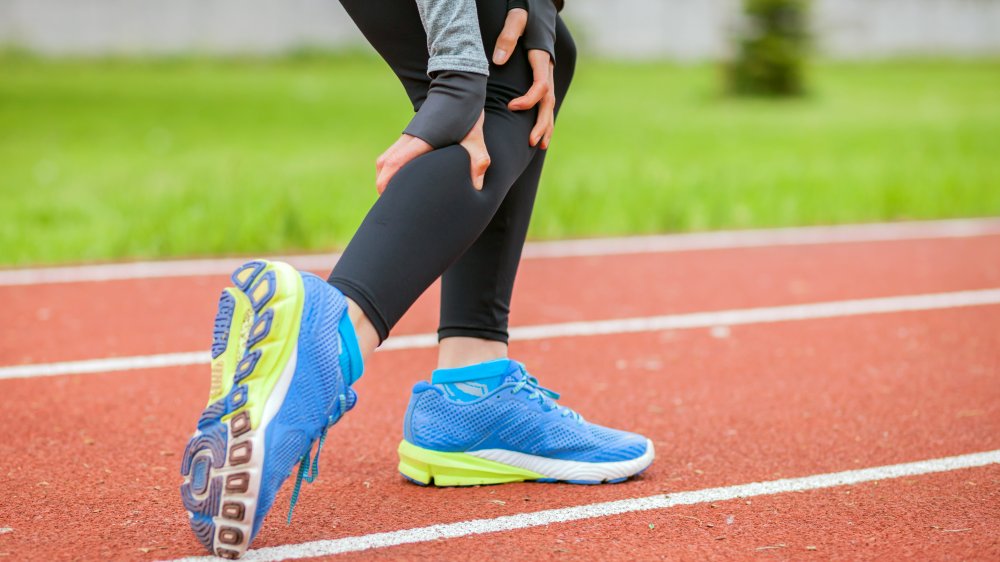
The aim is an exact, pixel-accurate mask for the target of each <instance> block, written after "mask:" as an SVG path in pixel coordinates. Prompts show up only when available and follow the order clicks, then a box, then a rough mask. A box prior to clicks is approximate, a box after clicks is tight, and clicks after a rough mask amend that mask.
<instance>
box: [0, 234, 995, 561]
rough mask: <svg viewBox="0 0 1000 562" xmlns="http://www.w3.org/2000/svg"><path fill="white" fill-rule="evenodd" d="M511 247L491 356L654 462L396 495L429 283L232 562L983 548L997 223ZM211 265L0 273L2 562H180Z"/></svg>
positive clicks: (188, 550) (189, 543) (991, 450)
mask: <svg viewBox="0 0 1000 562" xmlns="http://www.w3.org/2000/svg"><path fill="white" fill-rule="evenodd" d="M699 236H701V237H699ZM529 255H530V256H532V257H531V258H530V259H527V260H526V261H525V262H524V264H523V266H522V270H521V274H520V278H519V281H518V287H517V293H516V299H515V301H516V302H515V311H516V313H515V316H514V318H513V324H514V325H515V326H517V327H518V330H517V331H516V332H515V333H516V334H517V335H519V336H520V338H519V340H518V341H515V342H514V343H513V345H512V354H513V355H515V356H516V357H518V358H520V359H522V360H524V361H525V362H527V363H528V364H529V365H530V366H531V368H532V371H533V373H535V374H537V375H539V376H540V377H541V378H542V380H543V383H544V384H545V385H546V386H549V387H551V388H554V389H557V390H558V391H560V392H561V393H562V394H563V397H564V399H563V402H564V403H566V404H568V405H570V406H572V407H574V408H576V409H578V410H580V411H582V412H583V413H584V415H585V416H587V417H588V418H589V419H591V420H594V421H598V422H603V423H607V424H614V425H617V426H622V427H627V428H630V429H634V430H636V431H639V432H642V433H644V434H646V435H648V436H650V437H651V438H652V439H653V440H654V442H655V444H656V447H657V453H658V458H657V461H656V463H655V464H654V465H653V467H652V468H651V469H650V470H649V471H647V472H646V473H645V474H644V475H643V476H642V477H640V478H638V479H635V480H633V481H630V482H628V483H625V484H620V485H613V486H604V487H577V486H571V485H542V484H515V485H507V486H499V487H481V488H472V489H425V488H419V487H416V486H413V485H410V484H408V483H405V482H404V481H403V480H402V479H401V478H400V477H399V476H398V474H397V473H396V472H395V445H396V444H397V442H398V440H399V438H400V424H401V418H402V413H403V411H404V409H405V405H406V400H407V395H408V390H409V387H410V386H411V385H412V384H413V383H414V382H415V381H416V380H418V379H420V378H421V377H422V376H424V375H425V374H426V372H427V371H428V370H429V369H430V368H431V367H432V366H433V360H434V353H433V349H430V348H427V347H426V343H427V337H426V334H428V333H430V332H432V331H433V328H434V319H435V310H436V296H435V295H434V293H435V291H433V290H432V291H429V293H428V295H425V297H424V298H423V299H422V300H421V301H420V302H419V303H418V304H417V306H416V307H415V308H414V309H413V310H412V311H411V313H410V314H409V315H408V316H407V317H406V319H404V321H403V322H402V323H401V325H400V326H399V329H398V330H397V333H396V334H397V335H398V336H401V337H397V338H396V339H395V340H390V342H392V341H396V342H397V343H395V344H392V345H390V346H387V347H392V348H393V349H390V350H386V351H384V352H380V353H379V354H377V355H376V357H375V358H374V359H373V360H372V361H371V363H370V365H369V370H368V372H367V373H366V375H365V377H364V379H362V381H361V382H360V383H359V384H358V387H357V388H358V391H359V394H360V396H361V401H360V403H359V405H358V407H357V408H356V410H354V411H353V412H352V413H351V415H349V416H347V417H346V418H345V419H344V420H343V421H342V422H341V424H340V425H338V426H337V428H336V429H335V430H334V431H332V432H331V434H330V436H329V438H328V440H327V444H326V447H325V449H324V453H323V460H322V470H321V476H320V478H319V479H318V480H317V482H316V483H315V484H313V485H312V486H306V487H305V488H304V490H303V493H302V499H301V501H300V503H299V506H298V508H297V509H296V514H295V518H296V520H295V523H294V525H293V526H292V527H287V526H286V525H285V523H284V513H283V509H284V508H285V507H286V506H287V504H288V495H289V490H287V489H286V490H283V493H282V494H281V496H280V497H279V499H278V501H277V502H276V507H275V513H274V515H272V517H271V518H269V519H268V521H267V523H266V524H265V526H264V528H263V530H262V532H261V534H260V536H259V537H258V539H257V541H256V542H255V544H254V546H255V547H256V548H257V549H258V550H257V551H255V552H252V553H251V555H250V556H249V558H251V559H253V558H256V559H260V560H263V559H279V558H286V557H298V558H303V557H314V556H327V557H332V558H337V559H359V558H378V559H416V558H425V559H426V558H431V559H442V558H443V559H476V558H478V559H483V558H491V559H492V558H502V557H505V558H508V559H512V560H513V559H524V558H532V559H609V560H630V559H671V560H673V559H705V558H715V559H732V558H758V557H760V558H768V559H772V558H777V559H806V558H809V559H812V558H816V559H830V558H835V559H876V558H885V557H889V558H899V557H904V556H906V557H913V558H919V559H955V560H997V559H1000V533H998V531H997V521H998V520H1000V221H997V220H976V221H951V222H947V223H944V222H941V223H912V224H903V225H876V226H867V227H842V228H831V229H798V230H790V231H765V232H757V233H727V234H724V235H708V236H705V235H696V236H695V237H690V236H689V237H684V236H677V237H656V238H644V239H622V240H614V241H603V242H581V243H573V244H562V243H561V244H548V245H545V244H542V245H534V246H532V247H531V249H530V251H529ZM296 259H297V260H298V261H299V262H304V265H309V266H311V267H312V268H314V269H316V270H321V269H322V265H321V263H317V262H321V261H322V260H325V259H329V258H327V257H315V256H312V257H309V256H306V257H299V258H296ZM227 267H228V264H226V263H219V262H207V261H204V262H182V263H180V264H169V265H167V266H164V265H163V264H162V263H160V264H140V265H139V266H97V267H93V266H91V267H81V268H59V269H50V270H21V271H13V272H0V298H2V302H4V303H5V304H6V306H7V308H6V310H5V322H4V323H3V324H2V326H0V420H2V424H0V427H2V428H3V429H4V430H5V431H4V438H3V439H2V440H0V558H3V557H9V559H11V560H23V559H45V560H48V559H74V560H78V559H116V560H160V559H175V558H179V557H185V556H201V555H202V550H201V547H200V545H199V544H198V543H197V541H196V540H195V538H194V537H193V535H192V534H191V533H190V531H189V530H188V528H187V524H186V516H185V514H184V512H183V510H182V508H181V505H180V501H179V497H178V494H177V485H178V484H179V482H180V477H179V476H178V474H177V465H178V463H179V453H180V451H181V449H182V447H183V445H184V443H185V442H186V439H187V437H188V433H189V431H190V429H191V427H189V426H191V424H192V422H193V420H194V419H195V417H196V416H197V414H198V412H199V411H200V409H201V407H202V406H203V400H204V395H205V394H206V389H207V382H208V381H207V377H206V376H205V375H206V373H205V368H204V365H203V361H204V359H203V356H202V355H201V353H202V351H204V350H205V349H206V347H207V345H206V343H207V342H208V341H209V339H210V329H209V326H210V325H211V318H212V314H213V313H214V304H215V300H216V298H217V294H218V290H219V289H220V288H221V287H222V286H223V284H224V283H225V276H224V275H223V274H221V273H220V272H221V271H223V270H224V269H226V268H227ZM167 275H175V276H172V277H168V276H167ZM98 279H99V280H98ZM901 297H902V298H901ZM595 334H599V335H595ZM150 358H153V359H150ZM157 358H158V359H157ZM150 361H154V363H155V362H156V361H159V363H156V364H160V365H163V366H160V367H156V368H147V367H148V365H150V364H153V363H150ZM67 362H69V363H67ZM67 365H68V366H67ZM80 365H84V366H85V368H81V367H80ZM755 483H756V484H755ZM338 553H339V554H338Z"/></svg>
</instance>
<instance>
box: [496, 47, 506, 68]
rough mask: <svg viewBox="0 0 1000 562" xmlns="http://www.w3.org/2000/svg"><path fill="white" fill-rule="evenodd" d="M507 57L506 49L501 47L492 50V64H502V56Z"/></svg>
mask: <svg viewBox="0 0 1000 562" xmlns="http://www.w3.org/2000/svg"><path fill="white" fill-rule="evenodd" d="M506 57H507V51H505V50H503V49H497V50H496V51H494V52H493V64H503V61H504V58H506Z"/></svg>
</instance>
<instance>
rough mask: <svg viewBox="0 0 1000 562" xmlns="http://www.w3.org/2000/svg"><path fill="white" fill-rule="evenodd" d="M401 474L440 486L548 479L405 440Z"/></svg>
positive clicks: (496, 463) (507, 466)
mask: <svg viewBox="0 0 1000 562" xmlns="http://www.w3.org/2000/svg"><path fill="white" fill-rule="evenodd" d="M398 452H399V471H400V472H402V473H403V474H405V475H406V476H408V477H410V478H412V479H413V480H416V481H417V482H421V483H423V484H429V483H430V482H431V480H432V479H433V480H434V483H435V484H437V485H438V486H478V485H481V484H503V483H506V482H522V481H524V480H538V479H539V478H545V477H544V476H542V475H541V474H538V473H537V472H532V471H530V470H526V469H523V468H518V467H516V466H511V465H507V464H503V463H499V462H496V461H491V460H488V459H481V458H479V457H475V456H473V455H470V454H467V453H445V452H441V451H432V450H430V449H424V448H423V447H418V446H416V445H414V444H412V443H410V442H409V441H406V440H405V439H404V440H403V441H401V442H400V443H399V449H398Z"/></svg>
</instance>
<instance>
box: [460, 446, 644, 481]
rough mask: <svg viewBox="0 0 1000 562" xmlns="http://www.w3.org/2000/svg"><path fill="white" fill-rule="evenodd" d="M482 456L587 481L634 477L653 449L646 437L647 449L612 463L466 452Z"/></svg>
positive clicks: (514, 453) (561, 477) (504, 452)
mask: <svg viewBox="0 0 1000 562" xmlns="http://www.w3.org/2000/svg"><path fill="white" fill-rule="evenodd" d="M466 454H467V455H472V456H474V457H479V458H481V459H487V460H491V461H495V462H499V463H503V464H507V465H511V466H516V467H518V468H523V469H525V470H530V471H532V472H535V473H538V474H541V475H542V476H544V477H545V478H555V479H557V480H587V481H595V482H600V481H603V480H614V479H616V478H625V477H628V476H633V475H635V474H637V473H639V472H641V471H642V470H644V469H645V468H646V467H648V466H649V465H650V464H652V463H653V458H654V457H655V456H656V452H655V451H654V450H653V442H652V441H650V440H649V439H647V440H646V452H645V453H643V454H642V456H640V457H637V458H634V459H631V460H627V461H614V462H581V461H566V460H560V459H550V458H545V457H539V456H536V455H528V454H525V453H519V452H517V451H508V450H506V449H483V450H481V451H470V452H467V453H466Z"/></svg>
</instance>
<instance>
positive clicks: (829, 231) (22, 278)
mask: <svg viewBox="0 0 1000 562" xmlns="http://www.w3.org/2000/svg"><path fill="white" fill-rule="evenodd" d="M996 234H1000V218H983V219H955V220H942V221H923V222H900V223H875V224H849V225H840V226H808V227H796V228H776V229H766V230H763V229H762V230H736V231H721V232H704V233H691V234H666V235H656V236H630V237H623V238H596V239H584V240H566V241H556V242H529V243H528V244H527V245H526V246H525V249H524V257H525V258H527V259H544V258H561V257H579V256H608V255H620V254H640V253H654V252H656V253H665V252H687V251H694V250H720V249H731V248H753V247H765V246H799V245H812V244H838V243H849V242H879V241H893V240H919V239H928V238H969V237H976V236H988V235H996ZM339 257H340V254H329V253H327V254H307V255H298V256H284V257H277V258H275V259H281V260H284V261H287V262H288V263H290V264H292V265H293V266H295V267H296V268H298V269H302V270H308V271H329V269H330V268H332V267H333V265H334V264H335V263H336V261H337V259H338V258H339ZM247 259H248V258H225V259H198V260H169V261H152V262H133V263H115V264H103V265H81V266H69V267H48V268H36V269H10V270H0V286H4V285H37V284H42V283H78V282H84V281H109V280H118V279H152V278H160V277H192V276H201V275H228V274H229V273H230V272H231V271H232V270H233V269H235V268H236V267H237V266H239V265H241V264H242V263H243V262H245V261H246V260H247Z"/></svg>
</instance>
